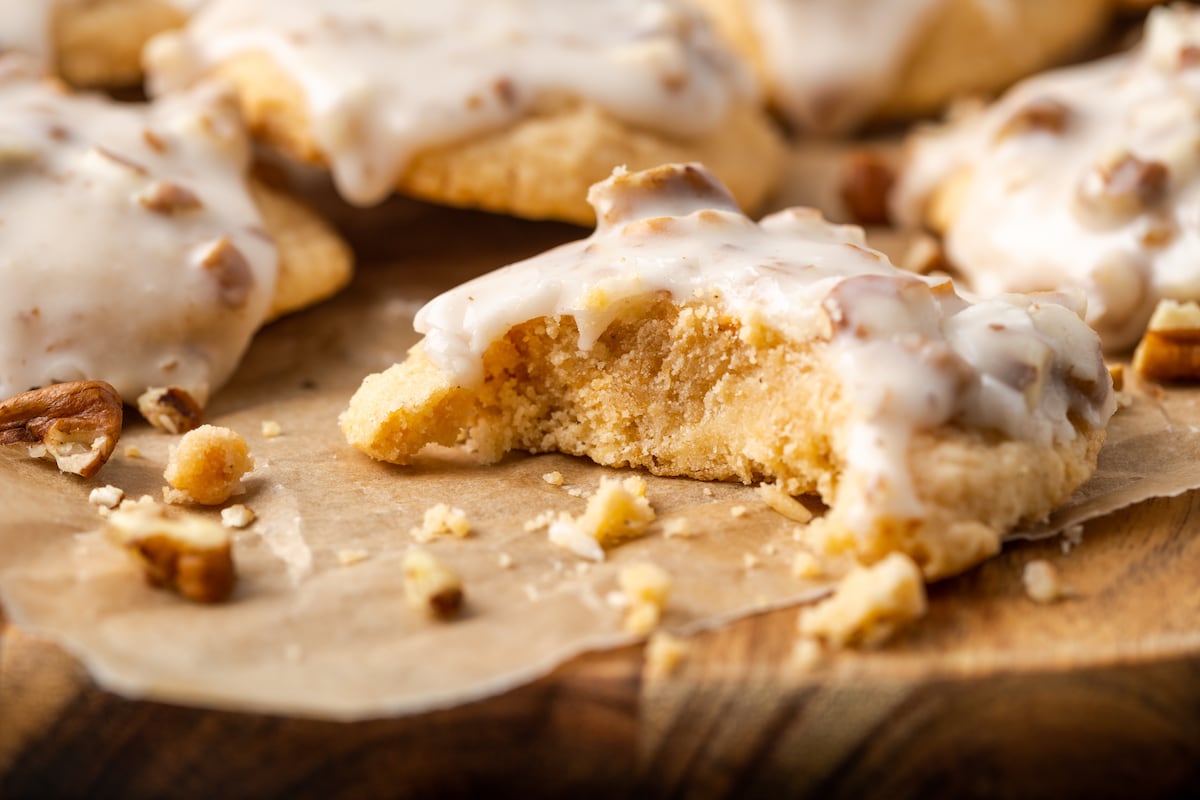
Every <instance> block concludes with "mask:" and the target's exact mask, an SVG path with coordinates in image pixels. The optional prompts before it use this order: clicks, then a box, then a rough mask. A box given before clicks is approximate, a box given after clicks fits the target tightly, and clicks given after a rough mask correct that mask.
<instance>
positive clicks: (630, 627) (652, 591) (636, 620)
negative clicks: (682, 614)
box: [617, 561, 671, 635]
mask: <svg viewBox="0 0 1200 800" xmlns="http://www.w3.org/2000/svg"><path fill="white" fill-rule="evenodd" d="M617 585H618V586H620V587H621V594H623V595H624V597H625V600H626V602H627V604H628V606H627V611H626V613H625V630H627V631H629V632H630V633H636V634H639V635H644V634H647V633H650V632H651V631H653V630H654V629H655V628H657V627H658V623H659V622H660V621H661V619H662V612H663V609H664V608H666V605H667V598H668V597H669V596H670V594H671V576H670V575H668V574H667V572H666V570H664V569H663V568H662V567H660V566H658V565H657V564H652V563H650V562H648V561H641V562H638V563H636V564H630V565H629V566H627V567H624V568H622V569H621V571H620V572H619V573H617Z"/></svg>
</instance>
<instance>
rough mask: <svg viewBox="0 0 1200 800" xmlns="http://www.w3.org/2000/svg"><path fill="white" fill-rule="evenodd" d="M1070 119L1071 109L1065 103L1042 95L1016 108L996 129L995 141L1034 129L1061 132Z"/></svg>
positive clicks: (1031, 131) (1030, 131)
mask: <svg viewBox="0 0 1200 800" xmlns="http://www.w3.org/2000/svg"><path fill="white" fill-rule="evenodd" d="M1070 119H1071V109H1070V107H1069V106H1067V104H1066V103H1063V102H1061V101H1059V100H1055V99H1054V98H1052V97H1042V98H1039V99H1037V100H1034V101H1032V102H1030V103H1027V104H1026V105H1024V106H1022V107H1021V108H1019V109H1017V111H1016V113H1014V114H1013V115H1012V116H1011V117H1009V118H1008V121H1007V122H1005V123H1004V124H1003V125H1002V126H1000V129H999V130H998V131H996V141H997V142H1002V141H1004V140H1005V139H1007V138H1009V137H1010V136H1019V135H1021V134H1025V133H1033V132H1034V131H1045V132H1047V133H1055V134H1058V133H1062V132H1063V131H1065V130H1066V129H1067V123H1068V122H1069V121H1070Z"/></svg>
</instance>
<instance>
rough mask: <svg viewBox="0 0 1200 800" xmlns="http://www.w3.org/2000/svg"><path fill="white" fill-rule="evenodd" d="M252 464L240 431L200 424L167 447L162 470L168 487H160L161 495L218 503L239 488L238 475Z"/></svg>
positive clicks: (248, 449) (209, 503) (189, 500)
mask: <svg viewBox="0 0 1200 800" xmlns="http://www.w3.org/2000/svg"><path fill="white" fill-rule="evenodd" d="M253 468H254V458H253V457H252V456H251V455H250V448H249V446H248V445H247V444H246V440H245V439H243V438H242V437H241V434H239V433H237V432H236V431H232V430H230V429H229V428H220V427H217V426H215V425H201V426H200V427H199V428H196V429H195V430H193V431H188V432H187V433H185V434H184V435H183V437H182V438H180V440H179V444H178V445H176V446H175V447H172V448H171V451H170V454H169V455H168V457H167V469H166V471H165V472H164V473H163V477H165V478H166V479H167V483H169V484H170V489H167V488H164V489H163V496H164V498H165V499H166V500H167V502H169V503H175V502H185V503H186V502H194V503H200V504H202V505H220V504H221V503H224V502H225V501H226V500H228V499H229V498H230V497H232V496H233V495H235V494H239V493H241V492H242V491H243V489H242V476H243V475H245V474H246V473H247V472H248V471H250V470H251V469H253ZM172 490H174V491H172Z"/></svg>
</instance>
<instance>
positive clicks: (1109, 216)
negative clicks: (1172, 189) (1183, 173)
mask: <svg viewBox="0 0 1200 800" xmlns="http://www.w3.org/2000/svg"><path fill="white" fill-rule="evenodd" d="M1170 174H1171V173H1170V170H1168V169H1167V165H1166V164H1163V163H1162V162H1161V161H1143V160H1142V159H1140V158H1138V157H1137V156H1135V155H1133V154H1132V153H1122V154H1121V155H1120V156H1119V157H1117V158H1115V159H1111V160H1109V161H1105V162H1101V163H1099V164H1097V165H1096V166H1094V167H1092V169H1090V170H1088V172H1087V173H1086V174H1085V175H1084V177H1083V180H1082V181H1081V182H1080V183H1079V188H1078V190H1077V191H1076V198H1077V200H1078V202H1079V207H1080V208H1081V209H1082V210H1084V211H1085V212H1087V213H1089V214H1090V215H1091V216H1092V217H1093V218H1094V219H1095V220H1096V221H1097V222H1100V223H1102V224H1116V223H1120V222H1124V221H1126V220H1128V219H1130V218H1131V217H1134V216H1136V215H1137V214H1140V213H1141V212H1143V211H1146V210H1148V209H1150V208H1153V207H1154V206H1155V205H1157V204H1158V203H1159V202H1160V201H1161V200H1162V199H1163V197H1164V196H1165V195H1166V193H1167V181H1168V179H1169V178H1170Z"/></svg>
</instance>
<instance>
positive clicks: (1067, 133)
mask: <svg viewBox="0 0 1200 800" xmlns="http://www.w3.org/2000/svg"><path fill="white" fill-rule="evenodd" d="M1197 53H1200V10H1197V9H1195V8H1192V7H1188V6H1182V5H1180V6H1172V7H1169V8H1162V9H1157V10H1155V11H1153V12H1152V13H1151V15H1150V17H1149V18H1148V20H1147V23H1146V29H1145V35H1144V39H1143V42H1142V43H1141V44H1140V45H1139V46H1138V47H1136V48H1135V49H1134V50H1132V51H1130V52H1127V53H1124V54H1120V55H1116V56H1112V57H1110V58H1107V59H1104V60H1101V61H1097V62H1094V63H1090V64H1085V65H1082V66H1078V67H1073V68H1070V69H1064V70H1060V71H1056V72H1051V73H1047V74H1044V75H1040V76H1037V77H1035V78H1031V79H1030V80H1028V81H1026V82H1024V83H1022V84H1020V85H1018V86H1017V87H1015V88H1014V89H1013V90H1012V91H1010V92H1009V93H1007V94H1006V95H1005V96H1004V97H1002V98H1001V99H1000V100H998V101H997V102H996V103H994V104H993V105H991V106H988V107H985V108H982V109H978V110H976V111H967V112H964V113H962V114H960V115H959V117H958V118H957V119H954V120H952V121H951V122H950V123H949V124H947V125H945V126H943V127H939V128H932V129H928V130H924V131H920V132H918V133H917V134H915V135H914V137H913V139H912V141H911V143H910V146H909V152H908V154H907V163H906V164H905V166H904V171H903V176H902V178H901V181H900V184H899V185H898V188H897V190H896V191H895V193H894V195H893V208H894V212H895V216H896V217H897V218H898V219H900V220H902V221H904V222H906V223H908V224H910V225H919V224H925V225H927V226H929V227H930V228H932V229H933V230H934V231H936V232H938V233H940V234H941V235H942V236H943V239H944V247H945V252H946V255H947V257H948V259H949V260H950V262H951V263H952V264H953V265H954V266H955V267H956V268H957V269H958V270H959V271H960V272H961V273H962V274H963V275H964V276H965V277H966V278H967V280H968V281H969V282H970V285H971V287H972V288H973V289H974V290H976V291H978V292H980V293H983V294H988V295H990V294H996V293H999V292H1010V291H1034V290H1042V289H1060V288H1072V287H1074V288H1078V289H1082V290H1083V291H1085V292H1086V293H1087V296H1088V307H1087V319H1088V322H1089V323H1091V324H1092V325H1093V327H1095V328H1096V329H1097V330H1098V331H1099V332H1100V335H1101V337H1102V338H1103V340H1104V343H1105V347H1106V348H1107V349H1109V350H1112V351H1120V350H1124V349H1127V348H1129V347H1131V346H1132V345H1133V344H1134V343H1136V342H1137V340H1138V338H1139V337H1140V336H1141V334H1142V332H1143V331H1144V330H1145V327H1146V324H1147V322H1148V320H1149V319H1150V316H1151V314H1152V313H1153V311H1154V308H1155V305H1156V304H1157V303H1158V301H1159V300H1161V299H1164V298H1167V299H1173V300H1194V299H1200V217H1198V214H1200V58H1198V57H1197Z"/></svg>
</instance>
